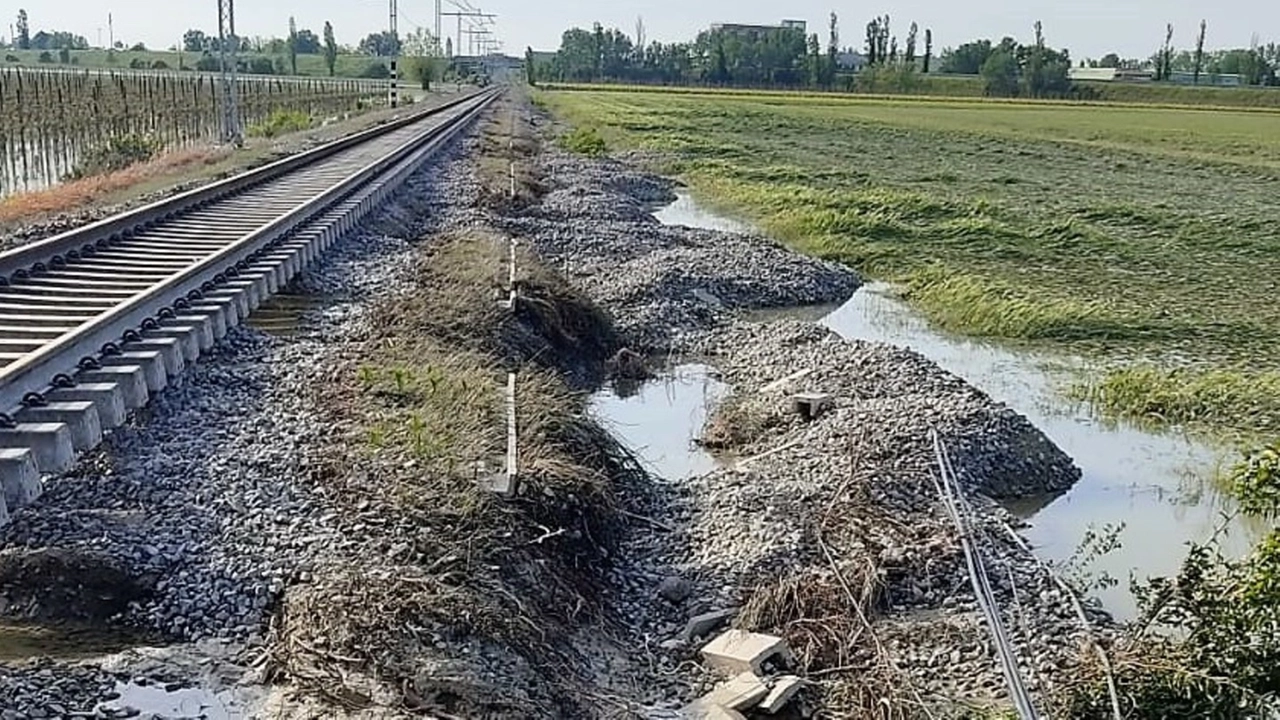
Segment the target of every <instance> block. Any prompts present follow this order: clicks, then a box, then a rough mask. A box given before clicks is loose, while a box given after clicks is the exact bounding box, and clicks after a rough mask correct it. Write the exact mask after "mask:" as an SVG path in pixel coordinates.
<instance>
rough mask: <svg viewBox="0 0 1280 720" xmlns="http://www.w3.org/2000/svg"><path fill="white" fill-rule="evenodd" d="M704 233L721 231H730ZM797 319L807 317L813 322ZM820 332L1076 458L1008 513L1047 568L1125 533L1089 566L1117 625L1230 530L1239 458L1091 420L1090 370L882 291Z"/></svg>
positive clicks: (840, 312)
mask: <svg viewBox="0 0 1280 720" xmlns="http://www.w3.org/2000/svg"><path fill="white" fill-rule="evenodd" d="M682 202H683V203H685V205H686V207H685V209H682V210H680V211H679V216H680V217H681V218H682V224H686V225H693V224H694V223H695V222H697V221H698V220H699V219H700V218H702V217H704V216H707V215H709V213H707V212H706V211H704V210H697V211H693V210H690V209H689V208H688V206H690V205H692V201H691V200H690V199H689V198H687V197H686V198H682ZM658 217H659V219H664V218H663V216H662V215H661V214H659V216H658ZM699 226H701V227H716V228H717V229H726V228H725V227H724V221H723V219H719V220H717V221H716V222H715V223H702V224H700V225H699ZM818 310H819V311H824V312H825V311H826V310H828V309H825V308H822V309H818ZM800 312H801V313H804V314H808V315H810V316H812V314H813V312H814V310H813V309H806V310H802V311H800ZM766 317H767V316H766ZM821 322H822V323H823V324H825V325H827V326H828V327H830V328H832V329H833V330H835V331H836V332H838V333H840V334H841V335H843V336H845V337H848V338H858V339H864V340H872V341H878V342H885V343H890V344H894V345H899V346H905V347H909V348H912V349H913V350H915V351H917V352H919V353H921V354H923V355H925V356H926V357H928V358H929V359H931V360H933V361H934V362H936V363H938V364H939V365H941V366H942V367H944V368H946V369H947V370H949V371H951V372H953V373H955V374H956V375H958V376H960V377H962V378H964V379H965V380H967V381H968V382H969V383H971V384H973V385H974V386H976V387H978V388H980V389H982V390H983V391H985V392H986V393H987V394H988V395H990V396H991V397H993V398H994V399H996V400H998V401H1001V402H1004V403H1006V404H1007V405H1009V406H1010V407H1012V408H1013V409H1015V410H1017V411H1018V412H1020V413H1022V414H1024V415H1026V416H1027V417H1028V418H1029V419H1030V420H1031V422H1033V423H1034V424H1035V425H1036V426H1037V427H1039V428H1040V429H1041V430H1042V431H1043V432H1044V433H1045V434H1046V435H1048V436H1049V438H1051V439H1052V440H1053V441H1054V442H1056V443H1057V444H1058V445H1059V447H1061V448H1062V449H1063V450H1064V451H1066V452H1067V453H1068V454H1070V455H1071V456H1072V457H1073V458H1074V459H1075V461H1076V463H1077V464H1078V465H1079V466H1080V468H1081V470H1082V471H1083V478H1082V479H1081V481H1080V482H1079V483H1078V484H1077V485H1076V486H1075V487H1074V488H1073V489H1072V490H1071V491H1070V492H1068V493H1066V494H1065V495H1063V496H1061V497H1057V498H1039V499H1034V500H1028V501H1025V502H1022V503H1019V504H1018V505H1017V506H1015V507H1013V508H1011V509H1012V510H1013V511H1014V512H1017V513H1019V514H1021V515H1022V517H1024V518H1025V519H1027V520H1028V522H1029V523H1030V527H1029V528H1028V529H1027V530H1026V531H1025V534H1026V536H1027V538H1028V540H1029V541H1030V542H1031V543H1032V544H1033V545H1034V546H1036V547H1037V549H1038V551H1039V552H1040V553H1041V555H1042V556H1044V557H1046V558H1048V559H1051V560H1060V561H1061V560H1065V559H1067V558H1069V557H1071V555H1072V554H1073V553H1074V552H1075V551H1076V549H1077V547H1078V546H1079V543H1080V541H1081V539H1082V538H1083V537H1084V535H1085V533H1086V531H1087V530H1088V529H1089V528H1090V527H1094V528H1099V529H1100V528H1102V527H1103V526H1104V525H1107V524H1112V525H1118V524H1121V523H1123V524H1124V525H1125V530H1124V532H1123V533H1122V534H1121V536H1120V540H1121V543H1122V547H1121V548H1120V549H1118V550H1116V551H1114V552H1112V553H1110V554H1108V555H1106V556H1104V557H1102V558H1099V559H1097V560H1096V561H1094V563H1093V564H1092V565H1091V566H1090V570H1091V571H1092V572H1095V573H1098V572H1105V573H1107V574H1109V575H1111V576H1112V577H1115V578H1117V579H1119V580H1120V581H1121V582H1120V584H1119V585H1118V586H1117V587H1114V588H1111V589H1108V590H1104V591H1101V592H1099V593H1098V595H1099V598H1100V599H1101V600H1102V601H1103V603H1104V604H1105V605H1106V607H1107V608H1108V609H1109V610H1110V611H1111V612H1112V613H1114V614H1115V615H1117V616H1118V617H1121V618H1128V617H1132V615H1133V613H1134V609H1135V608H1134V603H1133V599H1132V597H1131V596H1130V595H1129V592H1128V582H1127V580H1128V578H1129V577H1130V575H1131V574H1136V575H1137V576H1138V577H1139V578H1145V577H1147V576H1150V575H1160V574H1168V573H1173V572H1176V570H1177V568H1178V565H1179V564H1180V562H1181V560H1182V559H1183V558H1184V557H1185V555H1186V545H1187V543H1188V542H1190V541H1204V540H1206V539H1208V538H1209V537H1211V536H1212V535H1213V534H1214V532H1215V531H1216V530H1217V529H1218V528H1219V527H1220V526H1222V525H1223V513H1224V512H1229V510H1230V502H1229V501H1228V500H1227V499H1226V498H1224V496H1223V495H1222V494H1221V493H1219V492H1217V490H1216V488H1214V487H1213V484H1212V478H1214V477H1216V476H1217V475H1218V471H1219V469H1220V467H1221V466H1222V465H1223V464H1224V463H1229V462H1232V461H1234V459H1235V456H1234V453H1233V451H1231V450H1229V449H1227V448H1223V447H1215V446H1211V445H1208V444H1206V443H1204V442H1201V441H1197V440H1195V439H1192V438H1189V437H1186V436H1183V435H1180V434H1176V433H1160V432H1152V431H1148V430H1144V429H1141V428H1138V427H1134V426H1131V425H1128V424H1125V423H1113V422H1103V421H1100V420H1098V419H1097V418H1095V417H1093V416H1092V415H1091V414H1090V412H1089V411H1088V408H1086V407H1083V406H1081V405H1080V404H1079V403H1075V402H1072V401H1070V400H1067V399H1066V397H1065V395H1064V393H1063V389H1064V386H1065V385H1066V384H1067V383H1069V382H1071V381H1072V380H1073V379H1074V378H1076V377H1078V373H1079V372H1080V371H1081V370H1084V369H1087V367H1088V365H1087V363H1086V362H1085V361H1083V360H1081V359H1079V358H1074V357H1070V356H1065V355H1053V354H1049V353H1045V352H1039V351H1032V350H1028V349H1022V348H1017V347H1010V346H1006V345H995V344H992V343H986V342H981V341H977V340H973V339H969V338H964V337H956V336H952V335H949V334H946V333H942V332H939V331H937V330H935V329H933V328H931V327H929V325H928V323H927V322H926V321H925V320H924V319H923V318H921V317H920V316H919V315H918V314H917V313H916V312H915V311H914V310H912V309H911V308H910V307H908V306H907V305H906V304H905V303H903V302H902V301H901V300H899V299H897V298H896V297H895V296H894V295H893V293H892V291H891V290H890V288H888V287H887V286H885V285H883V284H875V283H873V284H869V285H867V286H866V287H864V288H863V289H862V290H860V291H858V292H857V293H856V294H855V295H854V297H853V298H852V299H850V300H849V302H847V303H846V304H844V305H843V306H841V307H839V308H836V309H834V310H833V311H830V312H829V313H827V314H826V315H825V317H823V318H822V319H821ZM1264 529H1265V528H1262V527H1260V526H1259V525H1258V524H1254V523H1248V522H1245V521H1243V520H1240V519H1236V520H1234V521H1232V522H1231V523H1230V524H1229V525H1228V526H1227V533H1228V534H1227V536H1226V537H1225V538H1224V540H1223V545H1224V547H1225V549H1226V550H1227V551H1228V552H1231V553H1241V552H1244V551H1245V550H1246V549H1247V548H1248V547H1249V545H1250V544H1251V543H1252V541H1254V540H1255V539H1256V538H1257V537H1258V536H1259V535H1260V532H1261V531H1263V530H1264Z"/></svg>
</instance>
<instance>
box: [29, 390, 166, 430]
mask: <svg viewBox="0 0 1280 720" xmlns="http://www.w3.org/2000/svg"><path fill="white" fill-rule="evenodd" d="M139 379H141V378H139ZM146 389H147V387H146V385H145V384H144V385H143V386H142V390H143V392H146ZM45 397H46V398H48V400H49V402H53V403H59V402H73V401H83V402H91V403H93V406H94V408H96V409H97V411H98V422H99V423H100V424H101V425H102V429H103V430H111V429H114V428H118V427H120V426H121V425H123V424H124V421H125V418H126V416H127V413H128V411H127V410H126V409H125V403H124V389H123V388H121V387H120V385H119V384H117V383H109V382H106V383H80V384H79V385H75V386H73V387H69V388H58V389H57V390H54V391H53V392H50V393H48V394H47V395H45ZM143 402H146V401H145V400H144V401H143Z"/></svg>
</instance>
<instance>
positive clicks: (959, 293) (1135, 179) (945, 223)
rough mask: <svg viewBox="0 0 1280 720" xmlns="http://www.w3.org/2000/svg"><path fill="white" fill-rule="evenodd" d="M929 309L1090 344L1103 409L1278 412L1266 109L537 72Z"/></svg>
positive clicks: (722, 193) (972, 327)
mask: <svg viewBox="0 0 1280 720" xmlns="http://www.w3.org/2000/svg"><path fill="white" fill-rule="evenodd" d="M540 97H541V98H542V100H543V101H545V102H547V103H548V104H549V105H550V107H551V108H552V109H553V110H554V111H555V112H557V113H559V114H561V115H562V116H563V117H564V118H565V119H567V120H568V121H570V122H571V123H574V124H576V125H579V126H593V127H597V128H598V129H599V130H600V132H601V133H602V134H603V136H604V137H605V138H606V140H607V141H608V142H609V143H610V144H611V146H613V147H622V146H627V147H639V148H645V149H649V150H657V151H660V152H661V153H663V154H664V156H666V157H669V158H670V159H671V167H670V168H668V169H669V170H670V171H672V172H674V173H677V174H679V175H680V176H682V177H683V178H684V179H685V180H686V181H688V182H689V183H690V185H691V186H692V187H693V188H694V190H695V192H696V193H697V194H699V195H700V196H701V198H702V199H703V200H704V201H706V202H708V203H710V204H712V205H713V206H718V207H721V208H722V209H725V210H728V211H730V212H732V213H734V214H737V215H740V216H745V217H748V218H750V219H752V220H754V221H756V222H758V223H759V224H761V225H762V226H763V227H764V228H765V229H766V230H768V231H770V232H771V233H772V234H774V235H775V236H777V237H779V238H781V239H783V240H785V241H787V242H790V243H791V244H793V245H794V246H795V247H797V248H799V249H801V250H804V251H807V252H810V253H813V254H815V255H820V256H822V257H826V258H830V259H835V260H838V261H841V262H845V263H848V264H849V265H851V266H853V267H855V268H857V269H859V270H861V271H862V272H864V273H865V274H867V275H869V276H871V277H873V278H880V279H887V280H890V281H894V282H897V283H900V284H902V285H903V286H904V287H905V288H906V289H907V295H908V298H909V299H910V300H911V302H913V303H914V304H915V305H916V306H917V307H918V308H920V309H921V310H922V311H924V312H925V313H926V314H927V315H928V316H929V317H930V318H931V319H932V320H933V321H934V322H935V323H936V324H938V325H939V326H941V327H944V328H946V329H949V330H953V331H957V332H963V333H967V334H971V335H977V336H987V337H996V338H1006V339H1010V340H1017V341H1031V342H1036V343H1042V344H1047V345H1050V346H1055V347H1059V348H1064V349H1068V350H1071V351H1074V352H1081V353H1085V354H1089V355H1092V356H1096V357H1100V358H1102V359H1104V360H1106V361H1108V362H1109V363H1111V364H1112V366H1113V367H1115V368H1116V369H1115V371H1114V372H1113V373H1112V374H1111V375H1110V376H1109V377H1107V378H1105V379H1103V380H1102V381H1100V382H1099V383H1098V384H1097V385H1096V386H1095V387H1094V393H1093V395H1094V399H1095V400H1097V401H1099V403H1100V405H1102V406H1103V407H1104V408H1105V409H1108V410H1111V411H1114V412H1116V413H1117V414H1126V415H1138V416H1143V417H1147V418H1157V419H1163V420H1167V421H1171V422H1191V423H1202V424H1204V425H1205V426H1207V427H1211V428H1213V429H1218V430H1236V431H1241V432H1245V433H1258V432H1267V433H1270V432H1280V396H1277V395H1276V394H1275V392H1274V391H1275V389H1276V387H1278V386H1280V380H1278V378H1280V375H1278V374H1277V373H1280V355H1278V354H1277V353H1276V352H1275V350H1276V348H1277V347H1280V293H1277V289H1278V287H1280V237H1277V233H1276V228H1277V227H1280V131H1277V128H1280V114H1276V113H1271V112H1262V111H1228V110H1217V111H1208V110H1190V109H1170V108H1164V107H1139V106H1123V107H1108V106H1100V105H1090V106H1078V105H1070V104H1046V103H1014V102H983V101H974V100H941V99H910V100H905V99H863V98H856V97H847V96H846V97H837V96H795V97H788V96H784V95H758V96H753V95H750V94H741V93H739V94H725V95H721V94H703V95H699V94H690V93H664V92H590V91H576V92H559V93H557V92H551V93H542V94H541V95H540Z"/></svg>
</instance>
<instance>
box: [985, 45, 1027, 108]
mask: <svg viewBox="0 0 1280 720" xmlns="http://www.w3.org/2000/svg"><path fill="white" fill-rule="evenodd" d="M980 73H981V75H982V79H983V80H985V81H986V88H985V90H986V94H987V95H990V96H992V97H1015V96H1017V94H1018V59H1017V57H1016V56H1015V55H1014V53H1012V52H1010V51H1008V50H1004V49H1000V50H997V51H995V52H993V53H991V55H989V56H988V57H987V59H986V61H985V62H983V63H982V68H981V69H980Z"/></svg>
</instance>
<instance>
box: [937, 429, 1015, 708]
mask: <svg viewBox="0 0 1280 720" xmlns="http://www.w3.org/2000/svg"><path fill="white" fill-rule="evenodd" d="M930 435H931V437H932V440H933V451H934V457H935V461H936V462H937V464H938V474H937V475H935V476H934V477H933V480H934V486H935V488H936V489H937V491H938V494H939V496H940V497H941V499H942V504H943V508H944V509H945V510H946V512H947V514H948V515H949V516H950V518H951V521H952V522H953V523H954V524H955V526H956V531H957V533H958V534H959V537H960V546H961V549H962V550H963V554H964V558H965V569H966V570H967V571H968V574H969V582H970V584H971V585H972V586H973V592H974V597H975V598H976V600H977V603H978V608H979V610H980V611H981V612H982V616H983V618H984V619H985V620H986V624H987V630H988V631H989V633H990V635H991V640H992V643H993V644H994V645H995V649H996V656H997V658H998V660H999V665H1000V672H1001V674H1002V675H1003V676H1004V679H1005V685H1006V687H1007V688H1008V690H1009V696H1010V699H1012V700H1013V705H1014V709H1015V710H1016V711H1017V714H1018V717H1019V719H1020V720H1039V717H1040V715H1039V713H1038V712H1037V710H1036V706H1035V700H1034V699H1033V698H1032V697H1031V693H1029V692H1028V691H1027V687H1026V684H1025V683H1024V682H1023V679H1022V673H1021V672H1020V671H1019V669H1018V661H1017V657H1016V655H1015V652H1014V649H1013V643H1012V642H1011V641H1010V639H1009V633H1008V630H1007V629H1005V626H1004V622H1003V620H1002V619H1001V617H1000V608H999V603H998V602H997V601H996V599H995V593H994V592H992V589H991V580H990V578H989V577H988V575H987V569H986V565H984V564H983V562H982V557H981V555H980V553H979V551H978V549H977V548H976V547H975V543H974V542H973V536H974V529H973V518H972V515H971V510H970V512H969V513H966V512H965V509H968V503H967V501H966V500H965V498H964V491H963V490H962V489H961V487H960V484H959V482H957V480H956V473H955V468H954V466H953V465H952V463H951V455H950V453H948V452H947V448H946V445H944V444H943V442H942V439H941V437H939V435H938V431H937V429H933V430H931V431H930Z"/></svg>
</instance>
